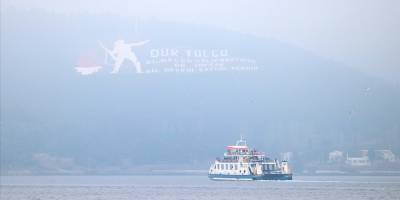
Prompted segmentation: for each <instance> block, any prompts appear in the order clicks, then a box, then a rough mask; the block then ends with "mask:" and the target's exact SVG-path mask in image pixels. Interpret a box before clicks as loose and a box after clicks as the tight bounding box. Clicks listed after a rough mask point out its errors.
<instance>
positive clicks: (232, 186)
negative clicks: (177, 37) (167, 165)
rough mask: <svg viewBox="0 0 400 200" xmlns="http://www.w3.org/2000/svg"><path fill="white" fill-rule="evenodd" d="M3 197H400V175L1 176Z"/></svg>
mask: <svg viewBox="0 0 400 200" xmlns="http://www.w3.org/2000/svg"><path fill="white" fill-rule="evenodd" d="M0 178H1V189H0V199H1V200H103V199H104V200H119V199H121V200H131V199H132V200H134V199H138V200H142V199H143V200H146V199H156V200H170V199H193V200H202V199H210V200H219V199H227V200H228V199H260V200H263V199H268V200H271V199H279V200H284V199H295V200H318V199H323V200H343V199H352V200H353V199H368V200H370V199H380V200H385V199H400V176H393V177H390V176H294V180H292V181H211V180H209V179H208V178H207V176H199V175H196V176H189V175H182V176H172V175H164V176H155V175H150V176H149V175H146V176H1V177H0Z"/></svg>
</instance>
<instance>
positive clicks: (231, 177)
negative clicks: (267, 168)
mask: <svg viewBox="0 0 400 200" xmlns="http://www.w3.org/2000/svg"><path fill="white" fill-rule="evenodd" d="M208 177H209V178H210V179H211V180H249V181H250V180H292V174H264V175H259V176H254V175H226V174H209V175H208Z"/></svg>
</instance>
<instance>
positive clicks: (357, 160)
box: [346, 150, 371, 167]
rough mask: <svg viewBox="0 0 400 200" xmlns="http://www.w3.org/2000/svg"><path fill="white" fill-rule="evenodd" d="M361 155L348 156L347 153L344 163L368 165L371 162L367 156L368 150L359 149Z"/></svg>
mask: <svg viewBox="0 0 400 200" xmlns="http://www.w3.org/2000/svg"><path fill="white" fill-rule="evenodd" d="M360 152H361V156H360V157H349V154H347V157H346V164H347V165H350V166H360V167H361V166H370V165H371V162H370V160H369V157H368V150H361V151H360Z"/></svg>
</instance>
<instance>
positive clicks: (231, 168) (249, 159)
mask: <svg viewBox="0 0 400 200" xmlns="http://www.w3.org/2000/svg"><path fill="white" fill-rule="evenodd" d="M226 150H227V151H226V152H225V153H224V158H223V159H219V158H217V159H216V160H215V162H214V164H212V165H211V167H210V169H209V172H208V177H209V178H210V179H212V180H292V172H291V170H290V168H289V165H288V162H287V161H278V160H276V159H275V160H272V159H269V158H268V157H266V156H265V153H263V152H259V151H256V150H255V149H252V150H251V149H250V148H249V147H248V146H247V143H246V141H245V140H243V138H241V139H240V140H239V141H237V142H236V145H230V146H227V147H226Z"/></svg>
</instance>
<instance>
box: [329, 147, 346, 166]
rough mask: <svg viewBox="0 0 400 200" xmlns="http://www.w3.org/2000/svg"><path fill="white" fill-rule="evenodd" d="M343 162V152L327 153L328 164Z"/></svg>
mask: <svg viewBox="0 0 400 200" xmlns="http://www.w3.org/2000/svg"><path fill="white" fill-rule="evenodd" d="M342 161H343V152H342V151H338V150H335V151H332V152H330V153H329V162H330V163H338V162H342Z"/></svg>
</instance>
